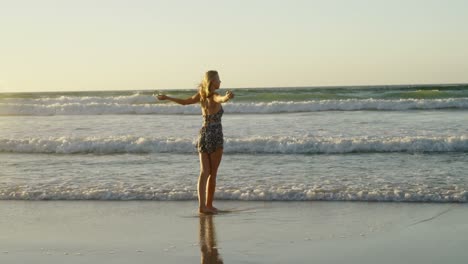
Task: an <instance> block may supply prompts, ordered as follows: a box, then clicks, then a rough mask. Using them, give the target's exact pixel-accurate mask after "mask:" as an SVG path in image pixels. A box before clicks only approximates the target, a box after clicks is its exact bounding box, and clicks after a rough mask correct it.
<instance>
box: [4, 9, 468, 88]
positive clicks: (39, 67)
mask: <svg viewBox="0 0 468 264" xmlns="http://www.w3.org/2000/svg"><path fill="white" fill-rule="evenodd" d="M467 12H468V1H466V0H463V1H462V0H460V1H459V0H439V1H431V0H342V1H338V0H336V1H334V0H327V1H325V0H321V1H319V0H309V1H299V0H283V1H275V0H230V1H228V0H225V1H223V0H216V1H204V0H197V1H194V0H187V1H178V0H168V1H162V0H161V1H158V0H74V1H68V0H56V1H51V0H40V1H38V0H29V1H26V0H14V1H13V0H0V34H1V35H0V36H1V38H0V92H6V91H18V92H20V91H60V90H119V89H128V90H131V89H164V88H168V89H175V88H192V87H195V85H196V83H197V82H199V80H200V79H201V77H202V75H203V73H204V72H205V71H206V70H210V69H216V70H218V71H219V72H220V76H221V80H222V81H223V83H222V86H224V87H229V88H237V87H276V86H322V85H360V84H420V83H466V82H468V15H467Z"/></svg>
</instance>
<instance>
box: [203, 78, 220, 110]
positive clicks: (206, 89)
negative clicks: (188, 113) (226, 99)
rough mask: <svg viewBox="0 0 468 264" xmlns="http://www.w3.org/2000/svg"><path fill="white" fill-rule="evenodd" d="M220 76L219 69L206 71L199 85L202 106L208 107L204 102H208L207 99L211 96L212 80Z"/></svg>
mask: <svg viewBox="0 0 468 264" xmlns="http://www.w3.org/2000/svg"><path fill="white" fill-rule="evenodd" d="M217 77H218V78H219V76H218V72H217V71H213V70H211V71H207V72H206V73H205V76H204V77H203V80H202V81H201V83H200V84H199V85H198V88H199V92H200V102H201V103H202V106H203V107H204V108H205V109H206V105H204V104H203V102H206V99H207V98H208V97H210V96H211V91H210V87H211V82H212V81H213V80H215V79H216V78H217Z"/></svg>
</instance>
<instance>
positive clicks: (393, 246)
mask: <svg viewBox="0 0 468 264" xmlns="http://www.w3.org/2000/svg"><path fill="white" fill-rule="evenodd" d="M196 206H197V203H196V202H195V201H187V202H156V201H154V202H153V201H0V212H1V216H0V262H1V263H132V262H133V263H198V262H201V263H221V262H224V263H395V262H397V263H466V259H468V251H467V250H466V241H467V237H468V222H467V221H466V219H468V205H467V204H423V203H361V202H228V201H220V202H218V203H217V206H218V207H219V208H220V209H223V210H228V211H229V212H226V213H221V214H218V215H214V216H199V215H198V213H196Z"/></svg>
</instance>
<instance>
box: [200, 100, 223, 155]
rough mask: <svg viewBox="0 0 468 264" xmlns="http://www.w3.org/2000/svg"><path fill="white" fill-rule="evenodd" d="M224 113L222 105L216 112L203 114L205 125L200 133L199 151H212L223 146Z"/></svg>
mask: <svg viewBox="0 0 468 264" xmlns="http://www.w3.org/2000/svg"><path fill="white" fill-rule="evenodd" d="M223 113H224V110H223V107H221V108H220V109H219V111H218V112H217V113H216V114H211V115H203V121H204V122H203V127H202V128H201V129H200V133H199V134H198V143H197V149H198V152H203V153H212V152H214V151H216V150H217V149H218V148H222V147H223V143H224V139H223V126H222V125H221V117H222V116H223Z"/></svg>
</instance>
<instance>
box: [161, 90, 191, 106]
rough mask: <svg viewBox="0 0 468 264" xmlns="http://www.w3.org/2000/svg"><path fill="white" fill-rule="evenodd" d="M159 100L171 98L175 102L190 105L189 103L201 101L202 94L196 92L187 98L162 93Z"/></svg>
mask: <svg viewBox="0 0 468 264" xmlns="http://www.w3.org/2000/svg"><path fill="white" fill-rule="evenodd" d="M157 97H158V99H159V100H169V101H172V102H174V103H178V104H181V105H189V104H196V103H198V102H200V94H199V93H196V94H194V95H193V96H192V97H189V98H187V99H180V98H174V97H169V96H167V95H165V94H160V95H158V96H157Z"/></svg>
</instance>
